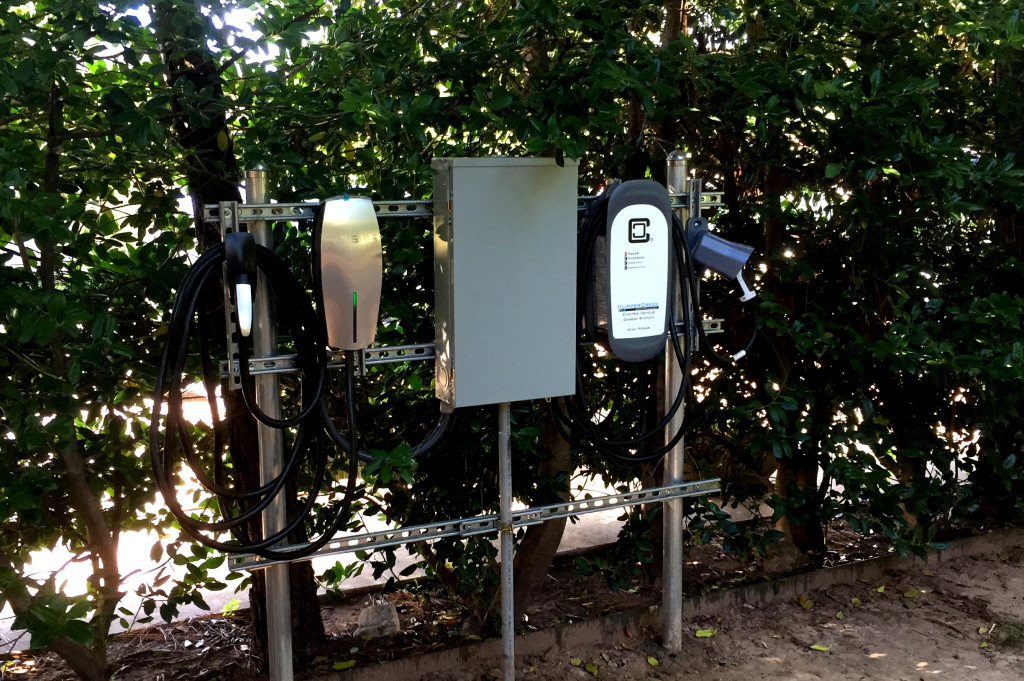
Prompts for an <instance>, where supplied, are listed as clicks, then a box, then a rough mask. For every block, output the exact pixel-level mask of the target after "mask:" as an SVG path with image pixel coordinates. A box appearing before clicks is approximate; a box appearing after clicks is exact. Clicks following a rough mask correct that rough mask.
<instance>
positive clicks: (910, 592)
mask: <svg viewBox="0 0 1024 681" xmlns="http://www.w3.org/2000/svg"><path fill="white" fill-rule="evenodd" d="M916 595H917V589H910V590H908V591H904V592H903V597H904V598H913V597H914V596H916Z"/></svg>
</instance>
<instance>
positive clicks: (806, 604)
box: [796, 594, 814, 610]
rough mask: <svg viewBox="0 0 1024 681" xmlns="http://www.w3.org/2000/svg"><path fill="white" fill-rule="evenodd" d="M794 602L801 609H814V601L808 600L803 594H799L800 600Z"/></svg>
mask: <svg viewBox="0 0 1024 681" xmlns="http://www.w3.org/2000/svg"><path fill="white" fill-rule="evenodd" d="M796 602H797V603H799V604H800V607H801V608H803V609H804V610H810V609H811V608H813V607H814V601H812V600H811V599H810V598H808V597H807V596H805V595H804V594H800V598H798V599H796Z"/></svg>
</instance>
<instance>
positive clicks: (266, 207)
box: [203, 199, 434, 222]
mask: <svg viewBox="0 0 1024 681" xmlns="http://www.w3.org/2000/svg"><path fill="white" fill-rule="evenodd" d="M431 204H432V201H430V200H429V199H428V200H425V201H374V202H373V207H374V210H376V211H377V216H378V217H379V218H382V219H383V218H425V217H430V216H431V215H433V214H434V211H433V210H431V208H430V207H431ZM319 207H320V203H319V202H317V203H263V202H259V203H247V204H245V205H244V206H239V207H238V216H237V219H238V220H239V221H241V222H250V221H253V220H259V221H262V222H293V221H298V220H312V219H313V216H314V214H315V213H316V210H317V208H319ZM222 215H223V213H222V211H221V208H220V206H218V205H215V204H210V205H206V206H203V219H204V220H206V221H207V222H218V221H220V219H221V217H222Z"/></svg>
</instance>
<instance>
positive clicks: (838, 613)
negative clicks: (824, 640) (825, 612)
mask: <svg viewBox="0 0 1024 681" xmlns="http://www.w3.org/2000/svg"><path fill="white" fill-rule="evenodd" d="M836 619H837V620H841V619H843V611H842V610H840V611H839V612H837V613H836Z"/></svg>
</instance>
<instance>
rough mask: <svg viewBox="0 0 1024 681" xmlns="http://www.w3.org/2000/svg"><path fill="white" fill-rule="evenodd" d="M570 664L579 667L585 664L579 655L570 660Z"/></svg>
mask: <svg viewBox="0 0 1024 681" xmlns="http://www.w3.org/2000/svg"><path fill="white" fill-rule="evenodd" d="M569 664H571V665H572V666H573V667H579V666H580V665H581V664H583V660H581V659H580V658H578V657H574V658H572V659H571V660H569Z"/></svg>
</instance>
